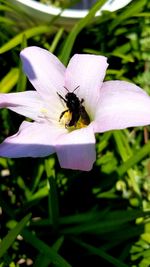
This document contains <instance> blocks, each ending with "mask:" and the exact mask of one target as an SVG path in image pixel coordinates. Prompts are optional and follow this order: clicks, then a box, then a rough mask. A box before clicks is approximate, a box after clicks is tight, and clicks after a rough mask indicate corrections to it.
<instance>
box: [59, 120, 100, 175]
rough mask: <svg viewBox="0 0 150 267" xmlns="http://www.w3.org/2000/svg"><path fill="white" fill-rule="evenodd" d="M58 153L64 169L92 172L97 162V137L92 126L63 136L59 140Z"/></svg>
mask: <svg viewBox="0 0 150 267" xmlns="http://www.w3.org/2000/svg"><path fill="white" fill-rule="evenodd" d="M56 152H57V156H58V160H59V163H60V165H61V167H62V168H67V169H74V170H83V171H89V170H91V169H92V166H93V163H94V161H95V160H96V152H95V136H94V133H93V128H92V126H91V124H90V126H88V127H86V128H82V129H80V130H75V131H72V132H70V133H68V134H64V135H63V136H61V137H60V138H59V139H58V140H57V144H56Z"/></svg>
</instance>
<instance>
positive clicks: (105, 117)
mask: <svg viewBox="0 0 150 267" xmlns="http://www.w3.org/2000/svg"><path fill="white" fill-rule="evenodd" d="M100 95H101V98H100V101H99V104H98V107H97V113H96V116H95V126H94V131H95V132H105V131H108V130H114V129H124V128H127V127H132V126H143V125H148V124H150V97H149V96H148V95H147V94H146V92H145V91H144V90H142V89H141V88H140V87H138V86H136V85H134V84H132V83H129V82H124V81H108V82H105V83H104V84H103V86H102V87H101V92H100Z"/></svg>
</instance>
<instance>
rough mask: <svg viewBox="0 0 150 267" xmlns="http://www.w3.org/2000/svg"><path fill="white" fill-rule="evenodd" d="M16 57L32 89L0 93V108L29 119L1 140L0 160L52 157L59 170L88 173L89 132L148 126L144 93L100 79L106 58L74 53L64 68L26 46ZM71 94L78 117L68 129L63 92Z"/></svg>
mask: <svg viewBox="0 0 150 267" xmlns="http://www.w3.org/2000/svg"><path fill="white" fill-rule="evenodd" d="M21 59H22V62H23V69H24V72H25V73H26V75H27V77H28V79H29V81H30V82H31V84H32V85H33V86H34V88H35V89H36V90H34V89H33V90H30V91H25V92H19V93H9V94H0V107H1V108H8V109H10V110H13V111H15V112H17V113H19V114H21V115H24V116H25V117H28V118H30V119H31V120H32V121H30V122H29V121H24V122H23V123H22V124H21V126H20V128H19V131H18V132H17V133H16V134H14V135H13V136H10V137H8V138H6V139H5V140H4V142H3V143H2V144H1V145H0V156H2V157H10V158H19V157H45V156H48V155H50V154H52V153H57V157H58V160H59V163H60V165H61V167H63V168H69V169H77V170H85V171H88V170H91V168H92V166H93V163H94V161H95V159H96V152H95V133H101V132H105V131H109V130H113V129H123V128H126V127H131V126H143V125H148V124H150V97H149V96H148V95H147V93H146V92H145V91H143V90H142V89H141V88H139V87H138V86H136V85H134V84H132V83H129V82H126V81H117V80H116V81H106V82H104V81H103V80H104V77H105V73H106V69H107V67H108V64H107V59H106V57H104V56H97V55H87V54H76V55H74V56H73V57H72V58H71V60H70V62H69V64H68V66H67V68H66V67H65V66H64V65H63V64H62V63H61V62H60V61H59V60H58V58H57V57H55V56H54V55H53V54H51V53H50V52H48V51H47V50H44V49H42V48H39V47H28V48H25V49H24V50H23V51H22V52H21ZM73 91H74V94H75V96H76V97H77V99H78V101H79V103H78V104H79V105H78V110H77V112H78V113H79V115H80V118H78V119H76V122H75V123H73V124H72V125H71V126H69V122H70V121H71V118H72V115H75V114H72V113H71V112H70V111H67V110H68V107H67V98H66V94H67V93H69V92H73ZM81 110H82V111H84V112H83V114H81ZM73 113H74V110H73ZM84 115H86V116H88V119H89V120H87V119H84ZM75 116H76V115H75Z"/></svg>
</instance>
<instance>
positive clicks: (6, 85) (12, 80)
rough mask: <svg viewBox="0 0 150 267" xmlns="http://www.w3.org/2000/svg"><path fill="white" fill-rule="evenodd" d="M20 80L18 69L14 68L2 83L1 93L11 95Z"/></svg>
mask: <svg viewBox="0 0 150 267" xmlns="http://www.w3.org/2000/svg"><path fill="white" fill-rule="evenodd" d="M18 78H19V70H18V68H12V69H11V70H10V71H9V72H8V73H7V74H6V76H5V77H4V78H3V79H2V80H1V82H0V92H1V93H9V92H10V91H11V89H12V88H13V87H14V86H15V85H16V83H17V81H18Z"/></svg>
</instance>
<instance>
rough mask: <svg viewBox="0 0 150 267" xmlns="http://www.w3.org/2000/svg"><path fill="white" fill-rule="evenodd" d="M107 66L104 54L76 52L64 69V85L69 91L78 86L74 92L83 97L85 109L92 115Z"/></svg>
mask: <svg viewBox="0 0 150 267" xmlns="http://www.w3.org/2000/svg"><path fill="white" fill-rule="evenodd" d="M107 67H108V64H107V58H106V57H104V56H96V55H86V54H85V55H79V54H76V55H74V56H73V57H72V59H71V60H70V62H69V65H68V67H67V69H66V74H65V86H66V87H67V88H68V90H69V91H73V90H74V89H75V88H76V87H77V86H79V89H78V90H77V91H76V93H77V95H78V96H79V97H80V99H81V98H83V99H84V102H85V107H86V111H87V112H88V113H89V114H92V115H93V116H94V111H95V107H96V104H97V101H98V99H99V96H100V87H101V85H102V81H103V79H104V77H105V72H106V69H107Z"/></svg>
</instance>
